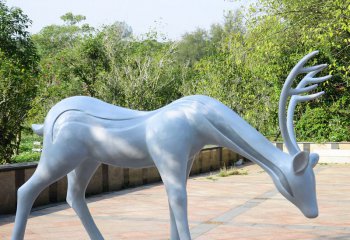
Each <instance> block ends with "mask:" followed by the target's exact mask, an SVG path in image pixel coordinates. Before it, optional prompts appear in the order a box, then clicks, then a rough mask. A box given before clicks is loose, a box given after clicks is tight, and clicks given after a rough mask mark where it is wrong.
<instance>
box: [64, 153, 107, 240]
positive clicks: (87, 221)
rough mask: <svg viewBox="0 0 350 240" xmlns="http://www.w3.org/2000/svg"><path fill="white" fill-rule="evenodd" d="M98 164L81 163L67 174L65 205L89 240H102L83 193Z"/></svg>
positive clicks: (94, 162)
mask: <svg viewBox="0 0 350 240" xmlns="http://www.w3.org/2000/svg"><path fill="white" fill-rule="evenodd" d="M99 165H100V163H98V162H96V161H92V160H87V161H85V162H82V163H81V164H80V165H79V166H78V167H77V168H76V169H75V170H74V171H72V172H70V173H69V174H68V191H67V203H68V204H69V205H70V206H71V207H72V208H73V209H74V211H75V212H76V214H77V215H78V217H79V218H80V220H81V222H82V224H83V225H84V227H85V230H86V231H87V232H88V234H89V237H90V239H93V240H100V239H103V236H102V234H101V233H100V231H99V230H98V228H97V226H96V224H95V222H94V220H93V218H92V216H91V213H90V211H89V208H88V206H87V204H86V201H85V191H86V187H87V185H88V184H89V181H90V179H91V177H92V176H93V174H94V172H95V171H96V169H97V168H98V166H99Z"/></svg>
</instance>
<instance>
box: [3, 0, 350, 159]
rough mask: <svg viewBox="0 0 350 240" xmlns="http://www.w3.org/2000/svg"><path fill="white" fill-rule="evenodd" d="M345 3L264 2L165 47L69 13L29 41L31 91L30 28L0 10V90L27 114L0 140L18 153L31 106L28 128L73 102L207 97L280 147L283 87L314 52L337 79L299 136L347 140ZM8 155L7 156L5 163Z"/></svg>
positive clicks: (302, 118)
mask: <svg viewBox="0 0 350 240" xmlns="http://www.w3.org/2000/svg"><path fill="white" fill-rule="evenodd" d="M349 6H350V0H335V1H333V0H322V1H317V0H310V1H299V0H259V1H256V2H255V3H254V4H253V5H251V6H250V8H249V10H248V11H247V13H246V14H244V13H243V12H241V11H234V12H228V13H227V14H226V15H224V22H223V23H222V24H213V25H212V26H211V28H210V29H209V30H203V29H197V30H196V31H194V32H191V33H186V34H184V36H183V37H182V39H181V40H180V41H177V42H171V41H165V40H164V39H163V41H162V42H160V41H158V39H159V34H158V33H156V32H152V31H151V32H149V33H148V34H146V36H145V37H143V38H142V39H140V38H136V37H135V36H133V34H132V29H131V27H130V26H128V25H127V24H126V23H124V22H116V23H113V24H111V25H106V26H103V27H102V28H100V29H94V28H92V27H90V26H89V25H88V24H83V21H85V17H84V16H82V15H74V14H72V13H67V14H65V15H63V16H62V17H61V19H62V20H63V23H62V25H51V26H47V27H45V28H43V29H42V30H41V31H40V32H39V33H38V34H35V35H34V36H33V38H32V39H33V41H34V42H35V45H36V47H37V49H38V52H39V55H40V56H41V60H40V72H39V74H38V78H37V82H36V84H33V83H32V79H33V76H35V73H36V71H37V67H36V65H35V63H36V62H37V61H38V56H37V55H36V50H35V47H34V46H33V42H32V41H31V38H30V36H29V34H28V33H27V32H26V30H25V29H26V27H27V25H28V24H29V23H30V21H29V20H28V18H27V17H26V16H25V15H23V14H22V12H21V10H19V9H8V8H7V7H6V6H5V5H4V4H1V5H0V9H1V13H0V23H1V24H0V30H1V31H0V47H1V48H0V49H1V57H2V58H4V60H3V61H2V62H1V64H0V77H1V79H5V80H4V81H2V82H1V86H0V87H1V91H2V92H3V96H4V97H3V99H6V101H8V103H11V104H12V105H11V106H15V105H16V104H18V105H16V108H11V109H12V110H11V111H14V109H17V108H19V109H22V108H20V107H19V106H25V108H23V109H26V110H25V111H23V112H21V114H22V115H21V114H19V112H20V111H16V114H18V115H16V116H17V118H20V119H22V120H21V121H17V122H16V121H10V122H11V124H12V125H8V126H9V127H8V128H9V129H11V131H8V133H6V134H7V135H6V134H5V135H4V136H8V137H6V139H12V140H11V141H10V142H12V143H11V144H14V143H15V145H16V144H17V146H18V139H19V138H18V131H19V130H18V129H20V125H21V124H22V123H23V120H24V119H25V116H26V114H25V113H26V111H27V110H28V109H29V108H30V106H29V105H28V103H30V102H31V110H30V112H29V118H28V122H30V123H33V122H43V121H44V117H45V115H46V113H47V112H48V110H49V109H50V108H51V107H52V106H53V105H54V104H55V103H57V102H58V101H60V100H61V99H63V98H65V97H69V96H73V95H88V96H94V97H97V98H100V99H102V100H105V101H107V102H110V103H112V104H116V105H120V106H124V107H128V108H133V109H140V110H153V109H156V108H159V107H161V106H163V105H165V104H167V103H169V102H171V101H173V100H175V99H177V98H179V97H181V96H183V95H191V94H205V95H210V96H212V97H214V98H216V99H218V100H220V101H222V102H223V103H225V104H226V105H228V106H229V107H230V108H232V109H233V110H235V111H236V112H237V113H238V114H239V115H241V116H242V117H243V118H245V119H246V120H247V121H248V122H249V123H250V124H252V126H254V127H255V128H256V129H257V130H259V131H260V132H261V133H262V134H264V135H265V136H267V137H268V138H270V139H271V140H277V139H278V138H279V136H280V134H279V127H278V117H277V116H278V113H277V110H278V101H279V95H280V92H281V88H282V85H283V83H284V81H285V79H286V77H287V74H288V73H289V72H290V70H291V69H292V67H293V66H294V65H295V63H296V62H297V61H298V60H299V59H300V58H301V57H303V56H304V55H305V54H307V53H309V52H311V51H313V50H316V49H318V50H320V54H319V55H318V56H317V58H315V59H314V60H313V61H312V62H310V63H309V64H310V65H311V64H315V63H323V62H325V63H329V64H330V66H329V68H328V69H327V70H324V72H322V73H320V74H319V75H326V74H328V72H329V73H330V74H332V75H333V76H334V77H333V78H332V79H331V80H329V81H327V82H325V83H323V84H321V86H320V88H322V89H324V90H325V91H326V94H325V95H324V96H323V97H322V98H321V99H319V100H315V101H311V102H307V103H303V104H300V105H299V106H298V107H297V109H296V112H295V116H294V120H295V125H296V134H297V139H298V140H299V141H350V129H349V126H350V115H349V105H350V74H349V73H350V63H349V57H350V48H349V46H350V27H349V26H350V25H349V19H350V9H349ZM5 26H6V27H5ZM22 69H25V70H22ZM33 74H34V75H33ZM298 80H300V78H298V79H297V81H298ZM297 81H296V82H297ZM295 84H297V83H295ZM36 88H38V92H37V96H36V97H35V98H34V100H32V99H33V97H34V96H35V89H36ZM14 89H15V90H14ZM317 91H318V90H317ZM10 93H11V94H10ZM13 93H15V94H13ZM16 94H17V95H16ZM18 96H21V97H19V98H18ZM12 97H13V98H12ZM9 99H10V100H9ZM17 99H19V100H18V101H17ZM21 99H22V100H21ZM3 101H4V100H2V102H1V104H3ZM26 104H27V105H26ZM4 106H5V105H4ZM4 109H10V108H4ZM8 113H10V111H8ZM11 114H14V113H11ZM3 115H4V116H5V115H6V114H3ZM6 116H7V115H6ZM19 116H21V117H19ZM3 119H5V118H3ZM0 121H2V122H6V121H7V119H5V120H0ZM13 129H14V131H13ZM0 131H4V130H2V129H1V127H0ZM12 133H15V135H11V134H12ZM16 134H17V135H16ZM10 135H11V136H10ZM4 139H5V138H4ZM13 139H17V140H15V141H13ZM7 141H8V140H7ZM6 144H8V143H6ZM2 146H5V145H3V144H2ZM6 146H9V145H6ZM24 146H25V145H23V147H24ZM3 149H5V148H3ZM9 149H10V148H9ZM11 149H12V148H11ZM4 151H5V150H4ZM11 151H12V150H6V152H7V153H8V156H10V155H11V154H12V153H11V154H10V152H11ZM20 151H22V153H23V156H24V157H23V159H28V158H31V157H32V156H31V154H32V153H30V151H24V150H20ZM26 156H27V157H26ZM20 158H21V157H16V158H15V159H20Z"/></svg>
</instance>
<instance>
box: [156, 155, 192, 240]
mask: <svg viewBox="0 0 350 240" xmlns="http://www.w3.org/2000/svg"><path fill="white" fill-rule="evenodd" d="M150 153H151V155H152V158H153V160H154V162H155V164H156V166H157V168H158V171H159V173H160V175H161V177H162V180H163V183H164V186H165V189H166V192H167V195H168V202H169V210H170V219H171V240H177V239H181V240H190V239H191V235H190V231H189V226H188V218H187V192H186V179H187V158H186V157H181V155H183V154H181V153H180V154H178V153H174V154H173V153H168V152H163V151H161V152H159V151H157V150H155V151H153V150H152V149H150ZM179 156H180V157H179Z"/></svg>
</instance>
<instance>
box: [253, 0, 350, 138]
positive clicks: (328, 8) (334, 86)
mask: <svg viewBox="0 0 350 240" xmlns="http://www.w3.org/2000/svg"><path fill="white" fill-rule="evenodd" d="M251 9H252V13H253V15H252V16H251V18H250V19H251V25H250V28H251V29H252V31H253V32H255V38H253V39H254V45H255V47H254V46H253V44H252V48H253V49H254V51H255V50H256V49H257V48H260V49H263V52H264V54H265V55H266V58H265V59H271V58H274V57H275V56H278V57H276V58H275V59H276V60H277V63H280V65H282V63H284V65H285V66H290V65H291V63H292V62H296V61H297V59H298V58H300V57H301V56H303V55H305V54H307V53H309V52H311V51H313V50H316V49H318V50H320V54H319V56H318V59H316V60H315V61H317V62H326V63H329V68H328V69H327V70H325V71H329V73H330V74H332V75H333V78H332V79H331V80H329V81H327V82H325V83H323V84H322V86H321V87H323V88H324V89H326V94H325V96H323V97H322V98H321V99H319V100H316V101H313V102H309V103H306V104H303V105H301V106H300V107H299V110H298V111H297V112H296V118H295V119H296V123H297V126H296V127H297V128H298V129H299V130H300V135H299V136H300V138H299V140H313V139H314V138H313V136H316V135H317V136H318V137H317V138H316V140H319V141H325V140H327V141H349V140H350V127H349V126H350V111H349V108H348V106H349V104H350V77H349V73H350V68H349V66H350V60H349V54H350V48H349V46H350V44H349V43H350V27H349V26H350V25H349V19H350V1H349V0H336V1H332V0H324V1H317V0H311V1H298V0H292V1H289V0H281V1H280V0H260V1H258V2H257V5H256V6H255V7H253V8H251ZM272 20H273V21H274V22H275V23H274V24H270V25H265V24H264V23H266V22H269V21H270V22H271V21H272ZM262 26H265V28H262ZM261 45H262V47H261ZM259 65H260V64H259ZM273 75H275V76H277V75H276V74H273ZM279 78H281V79H284V77H283V75H281V77H279ZM305 110H307V112H305ZM313 110H315V111H314V114H315V115H314V116H312V117H310V116H311V115H310V113H311V112H312V111H313ZM304 112H305V114H304ZM324 112H330V113H331V114H327V115H324V114H323V113H324ZM325 116H327V122H328V127H321V126H324V125H318V126H320V127H319V128H318V130H317V131H316V130H315V132H313V131H309V130H308V131H306V126H307V128H308V129H315V128H314V127H313V126H312V124H313V122H314V121H316V122H322V124H323V122H324V119H325ZM299 120H300V121H299ZM298 124H301V125H300V126H298ZM303 131H304V132H303Z"/></svg>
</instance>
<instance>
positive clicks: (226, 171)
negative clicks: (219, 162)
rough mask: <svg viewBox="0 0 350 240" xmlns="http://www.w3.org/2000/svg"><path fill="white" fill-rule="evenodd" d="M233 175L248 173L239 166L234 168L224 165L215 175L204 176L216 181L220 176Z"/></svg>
mask: <svg viewBox="0 0 350 240" xmlns="http://www.w3.org/2000/svg"><path fill="white" fill-rule="evenodd" d="M233 175H248V171H247V170H246V169H244V168H240V169H238V168H234V167H230V168H227V167H226V166H224V167H223V168H221V169H220V172H219V173H217V174H215V175H210V176H208V177H206V178H207V179H209V180H212V181H217V180H218V179H219V178H220V177H228V176H233Z"/></svg>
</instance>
